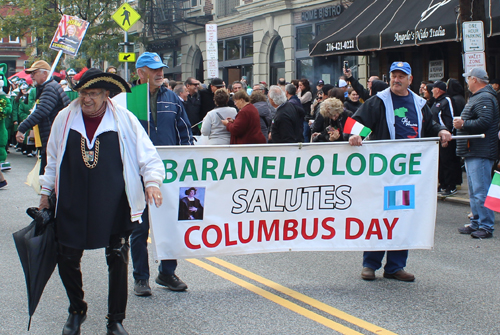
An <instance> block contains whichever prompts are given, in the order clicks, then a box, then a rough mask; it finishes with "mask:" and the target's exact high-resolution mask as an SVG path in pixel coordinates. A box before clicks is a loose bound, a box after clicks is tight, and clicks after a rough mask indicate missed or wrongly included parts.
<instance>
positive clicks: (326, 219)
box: [321, 218, 335, 240]
mask: <svg viewBox="0 0 500 335" xmlns="http://www.w3.org/2000/svg"><path fill="white" fill-rule="evenodd" d="M334 221H335V218H324V219H323V221H321V227H323V229H326V230H328V231H329V232H330V235H321V238H322V239H323V240H331V239H332V238H334V237H335V228H333V227H332V226H329V225H327V223H328V222H334Z"/></svg>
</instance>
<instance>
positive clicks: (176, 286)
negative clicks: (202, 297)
mask: <svg viewBox="0 0 500 335" xmlns="http://www.w3.org/2000/svg"><path fill="white" fill-rule="evenodd" d="M156 283H157V284H159V285H161V286H165V287H167V288H169V289H171V290H172V291H184V290H186V289H187V288H188V287H187V285H186V284H185V283H184V282H183V281H182V280H180V278H179V277H177V276H176V275H175V274H173V275H167V274H163V273H159V274H158V277H156Z"/></svg>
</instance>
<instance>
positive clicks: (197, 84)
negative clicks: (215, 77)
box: [188, 83, 200, 86]
mask: <svg viewBox="0 0 500 335" xmlns="http://www.w3.org/2000/svg"><path fill="white" fill-rule="evenodd" d="M188 85H193V86H200V84H198V83H196V84H195V83H189V84H188Z"/></svg>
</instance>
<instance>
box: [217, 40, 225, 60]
mask: <svg viewBox="0 0 500 335" xmlns="http://www.w3.org/2000/svg"><path fill="white" fill-rule="evenodd" d="M217 58H218V59H219V62H222V61H223V60H224V42H222V41H218V42H217Z"/></svg>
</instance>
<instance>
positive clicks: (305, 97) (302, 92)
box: [297, 78, 313, 142]
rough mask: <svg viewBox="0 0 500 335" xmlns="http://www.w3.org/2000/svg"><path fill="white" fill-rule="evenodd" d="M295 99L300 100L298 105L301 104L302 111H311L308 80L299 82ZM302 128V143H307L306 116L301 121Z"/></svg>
mask: <svg viewBox="0 0 500 335" xmlns="http://www.w3.org/2000/svg"><path fill="white" fill-rule="evenodd" d="M297 97H298V98H299V99H300V103H301V104H302V109H304V111H309V110H311V105H312V100H313V96H312V91H311V86H310V84H309V80H307V79H305V78H302V79H301V80H299V89H298V90H297ZM303 128H304V130H303V136H304V140H303V141H304V142H309V141H310V140H311V128H309V119H308V118H307V116H306V118H305V119H304V121H303Z"/></svg>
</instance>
